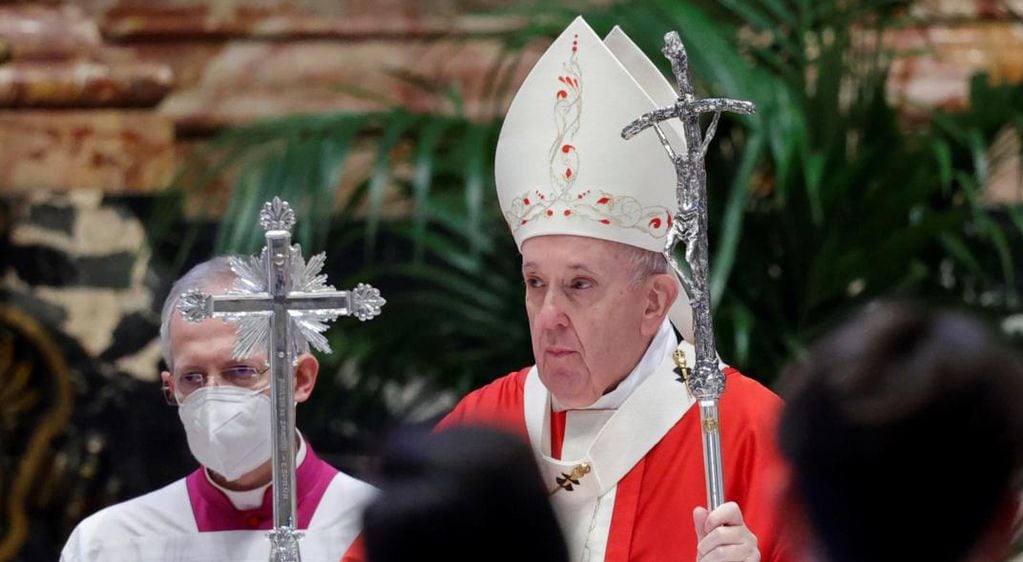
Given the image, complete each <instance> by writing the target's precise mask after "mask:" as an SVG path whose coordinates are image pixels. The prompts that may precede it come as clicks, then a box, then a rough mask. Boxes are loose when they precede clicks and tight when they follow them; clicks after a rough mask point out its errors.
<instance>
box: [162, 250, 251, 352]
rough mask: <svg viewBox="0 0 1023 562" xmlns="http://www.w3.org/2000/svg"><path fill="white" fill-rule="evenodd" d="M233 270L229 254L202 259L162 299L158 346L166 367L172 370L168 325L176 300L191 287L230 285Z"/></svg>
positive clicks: (233, 276) (232, 278) (206, 287)
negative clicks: (165, 297)
mask: <svg viewBox="0 0 1023 562" xmlns="http://www.w3.org/2000/svg"><path fill="white" fill-rule="evenodd" d="M235 277H236V276H235V274H234V271H233V270H232V269H231V260H230V257H229V256H218V257H215V258H213V259H210V260H207V261H204V262H202V263H200V264H198V265H196V266H195V267H193V268H192V269H190V270H188V273H186V274H184V275H183V276H181V278H180V279H178V280H177V281H175V282H174V285H173V286H172V287H171V289H170V293H168V294H167V299H166V300H164V301H163V310H162V311H161V312H160V348H161V350H162V351H163V361H164V363H166V364H167V368H168V369H170V370H174V358H173V356H172V355H171V342H170V325H171V315H173V314H176V313H177V310H176V309H177V305H178V300H179V299H180V298H181V295H182V294H183V293H187V292H188V291H191V290H193V289H199V290H203V291H207V290H210V289H213V288H215V287H221V286H224V285H228V286H230V285H231V284H232V283H234V280H235Z"/></svg>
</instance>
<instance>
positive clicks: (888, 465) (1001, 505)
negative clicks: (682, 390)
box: [779, 303, 1023, 562]
mask: <svg viewBox="0 0 1023 562" xmlns="http://www.w3.org/2000/svg"><path fill="white" fill-rule="evenodd" d="M784 388H785V390H786V392H785V393H784V394H783V396H784V397H785V398H786V402H787V403H786V406H785V409H784V411H783V413H782V417H781V423H780V426H779V442H780V448H781V450H782V453H783V454H784V455H785V456H786V457H787V459H788V460H789V462H790V463H791V469H792V473H791V480H790V485H789V486H788V490H787V494H788V496H789V499H790V503H791V504H792V505H793V506H795V507H796V508H797V510H796V511H795V513H797V514H798V515H799V517H798V519H799V521H800V522H802V524H803V526H804V530H806V531H808V533H804V535H805V536H806V537H807V538H808V540H807V542H806V544H805V545H804V546H805V547H806V548H807V549H808V550H810V551H816V552H815V553H814V554H813V556H814V557H816V558H818V559H823V560H826V561H827V562H853V561H857V562H859V561H863V560H871V561H873V562H885V561H889V560H891V561H905V560H927V561H929V562H942V561H948V562H959V561H966V560H998V559H1001V558H1002V557H1003V556H1004V554H1005V552H1006V550H1007V549H1008V547H1009V545H1010V544H1011V542H1012V534H1013V533H1012V529H1013V526H1014V521H1015V517H1016V513H1017V508H1018V505H1019V503H1018V498H1019V496H1018V494H1019V483H1020V474H1021V466H1023V367H1021V363H1020V360H1019V358H1018V357H1017V356H1015V355H1014V354H1013V353H1012V352H1010V351H1009V350H1007V349H1006V348H1004V347H1003V346H1002V345H1001V344H1000V343H999V342H998V341H997V340H996V339H995V338H994V337H993V336H991V335H990V334H989V333H988V331H987V330H986V329H985V328H984V327H983V326H982V325H981V324H980V323H979V322H977V321H976V320H973V319H971V318H969V317H967V316H965V315H963V314H959V313H955V312H948V311H940V310H933V309H928V308H924V307H922V306H919V305H914V304H909V303H878V304H873V305H870V306H868V307H867V308H866V309H864V310H863V311H862V312H861V313H860V314H859V315H857V316H856V317H855V318H853V319H852V320H851V321H848V322H847V323H845V324H843V325H842V326H840V327H839V328H838V329H836V330H834V331H833V332H831V333H830V334H829V335H827V336H826V337H824V338H823V339H821V340H819V341H818V342H817V343H816V344H815V345H814V346H813V347H812V348H811V350H810V352H809V354H808V355H807V356H806V357H805V358H803V359H802V360H801V361H799V362H798V363H796V364H795V365H793V366H791V367H790V368H789V369H788V371H787V372H786V374H785V387H784Z"/></svg>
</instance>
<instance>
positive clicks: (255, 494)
mask: <svg viewBox="0 0 1023 562" xmlns="http://www.w3.org/2000/svg"><path fill="white" fill-rule="evenodd" d="M305 457H306V445H305V439H304V438H303V437H302V434H301V433H299V434H298V453H296V454H295V468H298V467H300V466H302V463H303V462H304V461H305ZM202 472H203V474H205V475H206V480H208V481H209V483H210V484H213V486H214V487H215V488H216V489H218V490H220V491H221V492H224V495H225V496H227V499H229V500H231V505H233V506H234V508H235V509H237V510H238V511H245V510H248V509H256V508H257V507H259V506H261V505H263V494H264V493H265V492H266V489H267V488H269V487H270V484H271V483H272V482H267V483H266V484H263V485H262V486H259V487H257V488H253V489H251V490H228V489H227V488H225V487H223V486H221V485H220V484H217V483H216V482H214V481H213V479H212V478H210V472H209V471H208V470H203V471H202Z"/></svg>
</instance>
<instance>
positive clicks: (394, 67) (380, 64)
mask: <svg viewBox="0 0 1023 562" xmlns="http://www.w3.org/2000/svg"><path fill="white" fill-rule="evenodd" d="M501 54H502V51H501V47H500V44H499V42H498V41H494V40H444V41H426V40H422V41H404V42H394V41H387V40H369V41H358V42H352V43H345V42H334V41H298V42H290V43H273V42H270V43H267V42H249V41H237V42H232V43H230V44H229V45H228V46H226V47H225V48H224V50H223V51H221V52H220V53H219V54H218V55H217V56H216V57H214V58H213V59H212V60H210V62H209V64H208V65H207V66H206V68H205V71H204V73H203V76H202V77H201V78H200V79H199V81H198V82H197V83H196V84H195V85H194V86H192V87H188V88H182V89H180V90H176V91H175V92H173V93H172V94H171V95H169V96H168V97H167V99H166V100H165V101H164V102H163V104H162V105H161V106H160V111H161V112H162V113H163V114H165V115H167V116H168V117H170V118H171V119H173V120H174V122H175V123H176V124H177V125H178V128H179V129H178V130H179V132H181V133H183V134H192V133H202V132H209V131H212V130H216V129H219V128H222V127H225V126H231V125H236V124H239V123H244V122H248V121H251V120H253V119H259V118H266V117H273V116H277V115H283V114H290V113H303V112H323V111H368V110H374V109H384V108H388V107H392V106H402V107H406V108H408V109H410V110H412V111H437V112H448V113H450V112H455V111H458V110H459V109H458V107H457V106H458V102H456V101H455V100H456V99H461V100H464V111H465V113H466V114H467V115H469V116H470V117H473V118H487V117H490V116H493V115H496V114H500V113H503V112H504V110H505V108H506V106H507V103H508V102H509V101H510V96H511V94H512V93H513V92H512V91H507V89H506V91H502V92H498V93H496V94H495V93H494V92H492V91H491V90H490V89H491V88H492V87H493V85H494V83H495V81H496V78H495V71H496V70H497V67H495V64H497V63H498V62H499V61H501V60H503V61H504V64H503V65H502V66H501V68H500V71H501V72H503V71H507V72H510V73H511V75H512V79H511V80H510V82H509V84H510V85H512V86H517V85H518V84H519V83H520V82H521V81H522V79H523V78H524V76H525V73H526V72H527V71H528V69H529V68H530V67H531V66H532V64H533V62H534V61H535V60H536V58H537V57H538V55H539V50H538V49H529V50H527V52H526V53H525V55H524V56H523V57H521V59H518V60H517V61H516V60H513V59H507V60H504V59H501Z"/></svg>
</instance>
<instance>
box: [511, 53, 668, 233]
mask: <svg viewBox="0 0 1023 562" xmlns="http://www.w3.org/2000/svg"><path fill="white" fill-rule="evenodd" d="M562 68H563V69H564V74H562V75H559V76H558V85H557V88H558V89H557V91H556V92H555V94H554V121H555V124H556V129H557V133H556V134H555V136H554V142H552V143H551V147H550V150H549V151H548V160H549V167H548V173H549V176H550V185H551V187H552V188H553V189H551V190H550V191H542V190H541V189H540V188H534V189H530V190H526V191H525V192H523V194H522V195H520V196H518V197H516V198H515V199H514V200H512V202H511V204H510V205H509V206H508V210H507V211H506V212H505V213H504V216H505V220H506V221H507V222H508V226H509V228H511V230H512V232H517V231H518V230H519V229H520V228H522V227H523V226H525V225H527V224H529V223H530V222H533V221H537V220H544V219H551V218H559V219H561V220H587V221H591V222H597V223H600V224H603V225H607V226H614V227H618V228H629V229H636V230H640V231H643V232H646V233H648V234H650V235H651V236H653V237H654V238H663V237H664V236H666V235H667V233H668V230H670V229H671V220H672V217H671V212H670V211H669V210H668V209H667V208H666V207H662V206H652V207H645V206H644V205H643V204H642V203H641V202H640V201H639V200H638V199H636V198H635V197H630V196H628V195H617V194H613V193H609V192H607V191H603V190H600V189H596V190H594V189H586V190H584V191H581V192H578V193H575V192H573V188H574V187H575V182H576V179H577V178H578V177H579V168H580V157H579V151H578V149H577V148H576V146H575V134H576V133H577V132H579V125H580V122H581V120H582V111H583V109H582V108H583V104H582V102H583V77H582V69H581V68H580V66H579V36H578V35H576V36H575V38H574V39H573V41H572V55H571V57H569V59H568V61H567V62H565V63H564V64H563V65H562Z"/></svg>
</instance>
